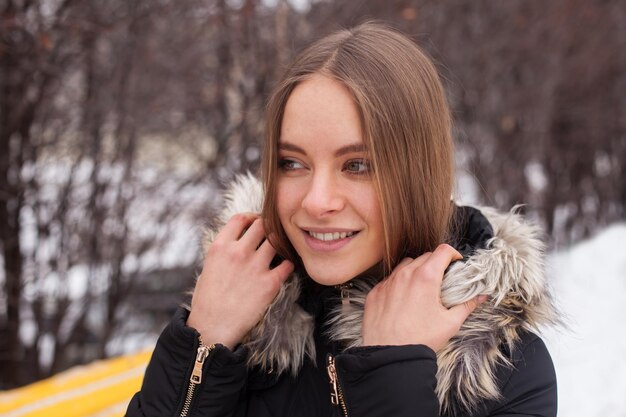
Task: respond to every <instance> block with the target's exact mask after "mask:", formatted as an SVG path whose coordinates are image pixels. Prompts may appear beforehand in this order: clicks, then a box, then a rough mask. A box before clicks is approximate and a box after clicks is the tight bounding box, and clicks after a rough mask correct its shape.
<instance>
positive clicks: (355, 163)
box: [344, 159, 371, 175]
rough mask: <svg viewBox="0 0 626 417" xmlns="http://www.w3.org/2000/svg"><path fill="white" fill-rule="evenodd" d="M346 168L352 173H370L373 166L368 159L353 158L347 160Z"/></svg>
mask: <svg viewBox="0 0 626 417" xmlns="http://www.w3.org/2000/svg"><path fill="white" fill-rule="evenodd" d="M344 169H345V170H346V171H348V172H350V173H352V174H357V175H364V174H369V172H370V171H371V166H370V163H369V161H368V160H367V159H351V160H349V161H348V162H346V164H345V165H344Z"/></svg>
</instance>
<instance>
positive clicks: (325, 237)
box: [307, 230, 359, 242]
mask: <svg viewBox="0 0 626 417" xmlns="http://www.w3.org/2000/svg"><path fill="white" fill-rule="evenodd" d="M307 233H308V234H309V236H311V237H312V238H313V239H317V240H321V241H323V242H332V241H333V240H340V239H345V238H347V237H350V236H354V235H356V234H357V233H359V232H358V231H356V232H334V233H316V232H312V231H310V230H309V231H307Z"/></svg>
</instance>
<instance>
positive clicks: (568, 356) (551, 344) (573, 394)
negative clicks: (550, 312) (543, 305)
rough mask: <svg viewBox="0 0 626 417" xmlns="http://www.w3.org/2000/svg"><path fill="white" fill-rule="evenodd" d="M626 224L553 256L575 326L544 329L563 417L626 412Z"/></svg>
mask: <svg viewBox="0 0 626 417" xmlns="http://www.w3.org/2000/svg"><path fill="white" fill-rule="evenodd" d="M625 242H626V224H617V225H613V226H611V227H609V228H607V229H605V230H604V231H602V232H601V233H599V234H598V235H597V236H595V237H594V238H592V239H590V240H587V241H585V242H581V243H579V244H577V245H575V246H574V247H572V248H570V249H568V250H563V251H559V252H556V253H554V254H552V255H550V256H549V258H548V274H549V276H550V279H551V281H552V286H553V289H554V293H555V295H556V299H557V302H558V304H559V306H560V308H561V311H562V312H563V313H564V314H566V316H567V319H566V320H567V324H568V326H569V329H566V330H560V331H555V330H548V331H546V332H545V333H544V337H545V340H546V344H547V345H548V348H549V349H550V352H551V354H552V358H553V360H554V364H555V367H556V372H557V378H558V384H559V417H594V416H597V417H624V416H626V244H625Z"/></svg>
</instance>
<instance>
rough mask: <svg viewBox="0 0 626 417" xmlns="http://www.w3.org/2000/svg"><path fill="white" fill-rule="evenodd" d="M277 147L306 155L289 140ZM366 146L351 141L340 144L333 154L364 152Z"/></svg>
mask: <svg viewBox="0 0 626 417" xmlns="http://www.w3.org/2000/svg"><path fill="white" fill-rule="evenodd" d="M278 149H279V150H281V151H292V152H297V153H301V154H302V155H306V151H305V150H304V149H302V148H301V147H299V146H298V145H294V144H293V143H289V142H279V143H278ZM366 151H367V148H366V147H365V145H364V144H363V143H352V144H350V145H346V146H342V147H341V148H339V149H337V150H336V151H335V156H341V155H345V154H347V153H357V152H366Z"/></svg>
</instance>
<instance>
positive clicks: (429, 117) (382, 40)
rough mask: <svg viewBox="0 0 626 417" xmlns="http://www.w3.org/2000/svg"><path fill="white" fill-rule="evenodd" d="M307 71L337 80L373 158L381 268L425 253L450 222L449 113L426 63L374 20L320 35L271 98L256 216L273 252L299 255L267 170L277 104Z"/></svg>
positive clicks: (272, 159)
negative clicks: (261, 220)
mask: <svg viewBox="0 0 626 417" xmlns="http://www.w3.org/2000/svg"><path fill="white" fill-rule="evenodd" d="M313 74H322V75H325V76H328V77H332V78H333V79H335V80H337V81H339V82H341V83H342V84H343V85H344V86H345V87H346V88H347V89H348V90H349V91H350V93H351V94H352V96H353V98H354V101H355V103H356V106H357V108H358V111H359V115H360V118H361V128H362V132H363V136H364V137H363V142H364V143H365V145H366V147H367V149H368V151H369V153H370V155H371V159H372V165H373V169H374V186H375V187H376V191H377V194H378V196H379V199H380V204H381V212H382V217H383V227H384V234H385V257H384V266H385V269H386V271H390V270H391V269H392V268H393V267H394V266H395V265H396V264H397V263H398V262H399V261H400V260H401V259H402V257H404V256H412V257H415V256H418V255H420V254H421V253H423V252H425V251H432V250H433V249H434V248H435V247H436V246H437V245H438V244H439V243H441V242H443V241H444V240H445V238H446V235H447V231H448V226H449V222H450V217H451V211H452V205H451V202H450V197H451V193H452V185H453V169H454V162H453V147H452V138H451V120H450V111H449V108H448V104H447V101H446V98H445V93H444V90H443V87H442V85H441V81H440V79H439V76H438V74H437V70H436V69H435V67H434V65H433V63H432V62H431V60H430V59H429V58H428V57H427V56H426V55H425V53H424V52H423V51H422V50H421V49H420V48H419V47H418V46H417V45H416V44H415V43H413V42H412V41H411V40H410V39H408V38H407V37H406V36H404V35H402V34H400V33H398V32H396V31H394V30H393V29H391V28H388V27H386V26H384V25H381V24H377V23H370V22H368V23H364V24H361V25H359V26H357V27H355V28H352V29H348V30H341V31H338V32H335V33H333V34H331V35H328V36H326V37H324V38H322V39H320V40H318V41H317V42H315V43H313V44H312V45H311V46H309V47H308V48H306V49H305V50H304V51H302V52H301V53H300V54H299V55H298V56H297V57H296V59H295V61H294V62H293V63H292V64H291V66H290V67H289V68H288V69H287V71H286V73H285V74H284V76H283V78H282V79H281V80H280V81H279V83H278V84H277V86H276V87H275V89H274V93H273V94H272V95H271V97H270V100H269V103H268V107H267V125H266V137H265V149H264V153H263V161H262V171H263V184H264V187H265V201H264V204H263V212H262V216H263V218H264V219H266V228H267V229H266V230H267V231H268V234H272V235H273V239H272V243H273V244H274V246H275V247H276V249H277V251H278V253H279V254H280V255H281V256H283V257H285V258H287V259H290V260H292V261H296V260H297V259H298V257H297V254H296V253H295V250H294V249H293V247H292V246H291V243H290V242H289V239H288V238H287V235H286V234H285V231H284V230H283V228H282V226H281V223H280V220H279V218H278V210H277V207H276V204H277V201H276V172H277V168H278V161H277V153H278V142H279V139H280V130H281V124H282V118H283V114H284V109H285V105H286V103H287V100H288V99H289V96H290V95H291V92H292V91H293V90H294V88H295V87H296V85H298V83H300V82H302V81H304V80H306V79H307V78H309V77H310V76H311V75H313Z"/></svg>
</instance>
